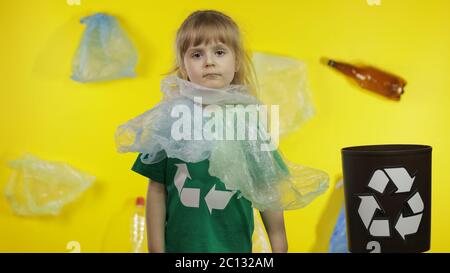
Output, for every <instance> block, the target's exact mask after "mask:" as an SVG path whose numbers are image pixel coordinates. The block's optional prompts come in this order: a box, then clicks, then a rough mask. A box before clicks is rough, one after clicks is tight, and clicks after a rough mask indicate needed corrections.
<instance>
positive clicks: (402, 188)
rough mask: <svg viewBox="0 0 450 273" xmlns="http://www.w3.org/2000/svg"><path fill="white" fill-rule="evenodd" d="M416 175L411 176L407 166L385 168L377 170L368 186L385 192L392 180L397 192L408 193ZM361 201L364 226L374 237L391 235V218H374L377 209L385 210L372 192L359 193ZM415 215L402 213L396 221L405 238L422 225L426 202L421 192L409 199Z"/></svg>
mask: <svg viewBox="0 0 450 273" xmlns="http://www.w3.org/2000/svg"><path fill="white" fill-rule="evenodd" d="M414 179H415V177H411V176H410V175H409V173H408V172H407V170H406V169H405V168H384V169H378V170H376V171H375V172H374V173H373V175H372V178H371V179H370V182H369V184H368V186H369V187H370V188H371V189H373V190H375V191H377V192H379V193H381V194H383V193H384V191H385V189H386V186H387V185H388V183H389V181H392V182H393V183H394V184H395V186H396V187H397V191H395V193H396V194H397V193H407V192H410V191H411V188H412V185H413V183H414ZM358 197H359V198H360V199H361V203H360V205H359V208H358V214H359V216H360V217H361V220H362V221H363V223H364V226H365V227H366V229H367V230H368V231H369V233H370V235H372V236H374V237H390V236H391V232H390V228H389V227H390V225H389V219H374V216H375V213H376V211H377V210H381V211H383V209H382V207H381V206H380V204H379V202H378V201H377V199H376V198H375V196H374V195H372V194H363V195H358ZM407 203H408V205H409V207H410V208H411V210H412V212H413V215H411V216H406V217H405V216H404V215H403V212H402V213H401V214H400V216H399V218H398V219H397V222H396V223H395V230H396V231H397V232H398V233H399V234H400V236H401V237H402V238H403V240H406V235H411V234H415V233H416V232H417V230H418V229H419V226H420V221H421V220H422V214H423V210H424V204H423V201H422V198H421V197H420V194H419V192H416V193H415V194H413V195H412V196H411V197H410V198H409V199H408V201H407Z"/></svg>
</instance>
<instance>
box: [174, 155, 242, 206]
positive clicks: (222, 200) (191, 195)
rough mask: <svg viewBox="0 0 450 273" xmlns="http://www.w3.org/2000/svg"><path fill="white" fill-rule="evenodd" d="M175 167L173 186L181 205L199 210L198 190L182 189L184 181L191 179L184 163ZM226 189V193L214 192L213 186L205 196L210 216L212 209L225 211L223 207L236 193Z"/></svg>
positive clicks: (214, 187)
mask: <svg viewBox="0 0 450 273" xmlns="http://www.w3.org/2000/svg"><path fill="white" fill-rule="evenodd" d="M175 165H176V166H177V171H176V173H175V178H174V184H175V187H176V188H177V190H178V194H179V196H180V201H181V204H183V205H184V206H185V207H193V208H199V207H200V189H197V188H186V187H184V184H185V183H186V179H187V178H189V179H192V178H191V175H190V174H189V170H188V168H187V165H186V164H184V163H182V164H175ZM225 188H226V187H225ZM226 189H227V190H226V191H220V190H216V185H215V184H214V185H213V186H212V187H211V189H210V190H209V192H208V193H207V194H206V196H205V202H206V205H207V207H208V210H209V213H210V214H211V213H212V210H213V209H217V210H223V209H225V207H226V206H227V205H228V203H229V202H230V200H231V197H233V195H234V194H235V193H236V190H231V189H229V188H226Z"/></svg>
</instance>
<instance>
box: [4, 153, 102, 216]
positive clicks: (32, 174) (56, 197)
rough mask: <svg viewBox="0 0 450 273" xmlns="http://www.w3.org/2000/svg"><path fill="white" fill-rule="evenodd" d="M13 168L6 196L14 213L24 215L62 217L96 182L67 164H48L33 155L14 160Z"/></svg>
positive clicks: (93, 178) (90, 176)
mask: <svg viewBox="0 0 450 273" xmlns="http://www.w3.org/2000/svg"><path fill="white" fill-rule="evenodd" d="M10 167H11V168H12V169H13V173H12V174H11V176H10V179H9V181H8V183H7V185H6V188H5V196H6V199H7V200H8V202H9V203H10V205H11V207H12V209H13V210H14V212H15V213H16V214H18V215H23V216H40V215H58V214H59V213H60V211H61V209H62V208H63V207H64V206H65V205H66V204H68V203H70V202H73V201H74V200H76V199H77V198H78V197H79V196H80V195H81V194H82V193H83V192H84V191H85V190H86V189H88V188H89V187H90V186H91V185H92V183H93V182H94V180H95V177H94V176H92V175H89V174H86V173H84V172H80V171H78V170H77V169H75V168H73V167H71V166H69V165H68V164H66V163H63V162H53V161H45V160H41V159H39V158H37V157H35V156H33V155H30V154H26V155H24V156H23V157H21V158H19V159H16V160H13V161H11V162H10Z"/></svg>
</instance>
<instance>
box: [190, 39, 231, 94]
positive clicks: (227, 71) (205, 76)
mask: <svg viewBox="0 0 450 273" xmlns="http://www.w3.org/2000/svg"><path fill="white" fill-rule="evenodd" d="M183 62H184V68H185V70H186V73H187V75H188V77H189V80H190V81H191V82H193V83H196V84H199V85H202V86H204V87H209V88H223V87H226V86H228V85H229V84H230V83H231V81H233V78H234V73H235V72H236V60H235V56H234V53H233V51H232V50H231V49H230V48H229V47H228V46H226V45H225V44H223V43H220V42H210V43H208V44H205V43H203V44H201V45H199V46H195V47H192V46H191V47H189V48H188V50H187V51H186V54H184V58H183Z"/></svg>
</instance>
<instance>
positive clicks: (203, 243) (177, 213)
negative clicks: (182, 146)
mask: <svg viewBox="0 0 450 273" xmlns="http://www.w3.org/2000/svg"><path fill="white" fill-rule="evenodd" d="M140 156H141V155H139V156H138V158H137V159H136V161H135V163H134V165H133V167H132V170H133V171H135V172H137V173H139V174H141V175H143V176H145V177H148V178H150V179H151V180H152V181H155V182H159V183H164V184H165V188H166V193H167V198H166V227H165V251H166V252H203V253H205V252H240V253H242V252H251V251H252V234H253V208H252V205H251V202H250V201H248V200H247V199H245V198H244V197H241V198H237V197H238V195H239V191H235V190H230V189H227V188H226V187H225V184H224V183H223V182H222V181H220V179H219V178H217V177H214V176H211V175H209V173H208V169H209V160H204V161H201V162H197V163H186V162H184V161H182V160H180V159H176V158H165V159H164V160H162V161H160V162H158V163H154V164H144V163H142V162H141V159H140Z"/></svg>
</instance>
